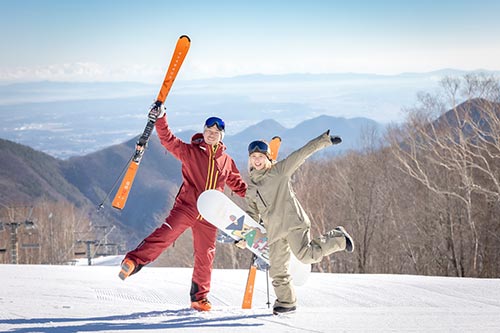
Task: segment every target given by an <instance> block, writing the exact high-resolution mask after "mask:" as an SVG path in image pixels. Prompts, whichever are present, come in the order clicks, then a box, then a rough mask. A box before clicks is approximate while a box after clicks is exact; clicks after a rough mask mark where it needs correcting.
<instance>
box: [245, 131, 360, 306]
mask: <svg viewBox="0 0 500 333" xmlns="http://www.w3.org/2000/svg"><path fill="white" fill-rule="evenodd" d="M341 142H342V139H341V138H340V137H338V136H330V131H329V130H328V131H327V132H325V133H323V134H322V135H320V136H319V137H317V138H315V139H313V140H311V141H309V142H308V143H307V144H306V145H305V146H303V147H302V148H300V149H298V150H296V151H295V152H293V153H291V154H290V155H289V156H288V157H287V158H285V159H284V160H282V161H279V162H276V163H273V162H272V161H271V160H270V150H269V146H268V144H267V143H266V142H265V141H262V140H258V141H253V142H251V143H250V144H249V146H248V153H249V170H250V181H249V182H248V189H247V192H246V195H245V199H246V201H247V204H248V208H247V213H248V215H250V216H251V217H252V218H253V219H254V220H255V221H260V223H263V225H264V227H265V228H266V230H267V237H268V242H269V243H268V244H269V261H270V269H269V274H270V276H271V279H272V284H273V287H274V291H275V294H276V297H277V299H276V301H275V303H274V306H273V313H274V314H278V313H283V312H289V311H294V310H295V309H296V303H297V300H296V296H295V290H294V288H293V285H292V283H291V277H290V272H289V262H290V255H291V253H293V254H294V255H295V256H296V257H297V259H299V260H300V261H301V262H303V263H306V264H311V263H317V262H319V261H321V259H322V258H323V257H324V256H327V255H330V254H332V253H334V252H337V251H344V250H345V251H347V252H352V251H353V250H354V243H353V240H352V238H351V236H350V235H349V234H348V233H347V232H346V231H345V229H344V228H343V227H336V228H335V229H333V230H331V231H329V232H327V233H326V234H324V235H322V236H320V237H318V238H315V239H312V240H311V235H310V229H311V222H310V220H309V217H308V216H307V214H306V212H305V211H304V209H303V208H302V206H301V205H300V203H299V201H298V200H297V198H296V196H295V193H294V191H293V189H292V187H291V184H290V178H291V176H292V175H293V173H294V172H295V171H296V170H297V169H298V168H299V167H300V166H301V165H302V164H303V163H304V162H305V160H306V159H307V158H308V157H309V156H311V155H312V154H313V153H314V152H316V151H318V150H320V149H323V148H326V147H328V146H331V145H333V144H339V143H341Z"/></svg>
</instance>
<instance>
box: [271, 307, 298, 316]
mask: <svg viewBox="0 0 500 333" xmlns="http://www.w3.org/2000/svg"><path fill="white" fill-rule="evenodd" d="M295 310H297V307H296V306H295V305H294V306H291V307H284V306H279V305H278V306H275V307H273V315H279V314H282V313H291V312H294V311H295Z"/></svg>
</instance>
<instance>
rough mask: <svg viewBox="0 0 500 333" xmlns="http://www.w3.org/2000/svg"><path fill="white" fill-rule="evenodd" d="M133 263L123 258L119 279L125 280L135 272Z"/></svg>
mask: <svg viewBox="0 0 500 333" xmlns="http://www.w3.org/2000/svg"><path fill="white" fill-rule="evenodd" d="M135 267H136V265H135V262H134V261H133V260H131V259H128V258H125V259H123V261H122V266H121V270H120V273H119V274H118V276H119V277H120V279H122V280H125V279H126V278H128V277H129V276H130V275H131V274H132V273H133V272H134V271H135Z"/></svg>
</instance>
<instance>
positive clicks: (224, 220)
mask: <svg viewBox="0 0 500 333" xmlns="http://www.w3.org/2000/svg"><path fill="white" fill-rule="evenodd" d="M197 206H198V211H199V212H200V214H201V215H202V216H203V218H204V219H205V220H207V221H208V222H210V223H212V224H213V225H214V226H216V227H217V228H219V229H220V230H222V231H223V232H224V233H226V234H227V235H228V236H230V237H231V238H233V239H234V240H240V239H245V240H246V243H247V248H248V249H249V250H250V251H252V252H253V253H254V254H255V255H256V256H258V257H259V258H261V259H262V260H264V261H265V262H266V263H267V264H269V246H268V243H267V235H266V229H265V228H264V227H263V226H261V225H260V224H259V223H257V222H256V221H255V220H253V219H252V218H251V217H250V216H249V215H248V214H247V213H245V211H244V210H243V209H241V208H240V207H239V206H238V205H236V204H235V203H234V202H233V201H231V199H229V198H228V197H227V196H226V195H225V194H224V193H222V192H220V191H217V190H207V191H204V192H203V193H202V194H201V195H200V197H199V198H198V203H197ZM310 272H311V265H308V264H303V263H301V262H300V261H299V260H298V259H297V258H295V256H293V255H292V256H291V258H290V274H291V275H292V277H293V281H294V284H295V285H296V286H300V285H303V284H304V283H305V282H306V280H307V277H308V276H309V273H310Z"/></svg>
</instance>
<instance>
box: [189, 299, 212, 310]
mask: <svg viewBox="0 0 500 333" xmlns="http://www.w3.org/2000/svg"><path fill="white" fill-rule="evenodd" d="M191 309H195V310H197V311H210V310H212V304H210V302H209V301H208V299H206V298H203V299H200V300H198V301H195V302H191Z"/></svg>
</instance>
